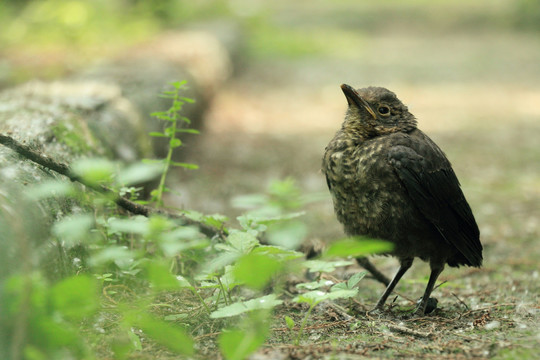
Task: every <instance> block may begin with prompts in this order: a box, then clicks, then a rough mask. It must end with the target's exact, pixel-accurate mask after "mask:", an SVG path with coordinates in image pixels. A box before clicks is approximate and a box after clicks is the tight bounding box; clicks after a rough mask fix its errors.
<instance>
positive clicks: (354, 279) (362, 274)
mask: <svg viewBox="0 0 540 360" xmlns="http://www.w3.org/2000/svg"><path fill="white" fill-rule="evenodd" d="M366 275H367V271H365V270H363V271H360V272H357V273H356V274H354V275H353V276H351V277H350V278H349V280H347V286H348V288H349V289H352V288H353V287H354V286H356V284H358V283H359V282H360V280H362V279H363V278H364V277H365V276H366Z"/></svg>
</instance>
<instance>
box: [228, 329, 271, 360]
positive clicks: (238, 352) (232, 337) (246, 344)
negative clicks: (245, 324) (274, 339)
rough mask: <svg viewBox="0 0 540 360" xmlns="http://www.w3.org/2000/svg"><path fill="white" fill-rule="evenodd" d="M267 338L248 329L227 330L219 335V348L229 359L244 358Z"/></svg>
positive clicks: (237, 359) (240, 359)
mask: <svg viewBox="0 0 540 360" xmlns="http://www.w3.org/2000/svg"><path fill="white" fill-rule="evenodd" d="M264 340H265V338H264V337H260V336H257V335H256V334H253V333H252V332H251V331H246V330H227V331H224V332H223V333H221V335H220V336H219V339H218V342H219V348H220V349H221V352H222V353H223V355H224V356H225V358H226V359H227V360H244V359H245V358H246V357H247V356H248V355H249V354H251V353H252V352H254V351H255V350H257V349H258V348H259V346H261V345H262V344H263V343H264Z"/></svg>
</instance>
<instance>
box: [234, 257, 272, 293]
mask: <svg viewBox="0 0 540 360" xmlns="http://www.w3.org/2000/svg"><path fill="white" fill-rule="evenodd" d="M281 268H282V264H281V262H280V261H278V260H276V259H275V258H272V257H270V256H267V255H262V254H253V253H251V254H246V255H244V256H242V257H241V258H240V259H239V260H238V261H237V263H236V264H235V265H234V271H233V274H234V276H235V278H236V279H237V280H238V281H240V282H243V283H244V284H246V285H247V286H249V287H251V288H253V289H257V290H260V289H262V288H263V287H264V286H266V284H268V282H269V281H270V280H271V279H272V277H273V276H274V275H275V274H276V273H277V272H278V271H279V270H280V269H281Z"/></svg>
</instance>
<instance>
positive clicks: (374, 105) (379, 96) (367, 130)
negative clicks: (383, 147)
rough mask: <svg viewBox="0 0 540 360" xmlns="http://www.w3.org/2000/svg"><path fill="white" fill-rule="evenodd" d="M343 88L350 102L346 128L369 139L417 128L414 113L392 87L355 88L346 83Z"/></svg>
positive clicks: (345, 122) (346, 116)
mask: <svg viewBox="0 0 540 360" xmlns="http://www.w3.org/2000/svg"><path fill="white" fill-rule="evenodd" d="M341 90H343V93H344V94H345V97H346V98H347V102H348V103H349V108H348V109H347V114H346V115H345V121H344V122H343V128H344V130H346V131H350V132H352V133H355V134H359V135H361V136H363V137H368V138H370V137H375V136H380V135H385V134H391V133H395V132H409V131H411V130H414V129H415V128H416V118H415V117H414V115H413V114H411V113H410V112H409V109H407V106H405V105H403V103H402V102H401V101H400V100H399V99H398V98H397V96H396V94H394V93H393V92H391V91H390V90H387V89H385V88H382V87H373V86H370V87H367V88H363V89H358V90H355V89H354V88H352V87H351V86H349V85H346V84H343V85H341Z"/></svg>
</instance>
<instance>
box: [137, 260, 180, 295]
mask: <svg viewBox="0 0 540 360" xmlns="http://www.w3.org/2000/svg"><path fill="white" fill-rule="evenodd" d="M145 267H146V272H147V279H148V281H149V282H150V286H151V287H152V288H154V289H155V290H157V291H160V290H171V291H172V290H178V289H179V288H180V287H181V284H182V282H181V281H180V280H178V279H177V278H176V277H175V276H174V275H173V274H171V272H170V271H169V267H168V266H167V264H165V263H163V262H157V261H149V262H147V263H146V266H145ZM184 280H185V279H184Z"/></svg>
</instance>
